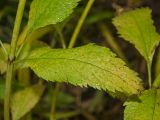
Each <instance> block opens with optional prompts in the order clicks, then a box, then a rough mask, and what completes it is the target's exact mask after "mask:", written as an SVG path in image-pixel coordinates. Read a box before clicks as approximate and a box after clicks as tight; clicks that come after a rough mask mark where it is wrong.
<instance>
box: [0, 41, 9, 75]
mask: <svg viewBox="0 0 160 120" xmlns="http://www.w3.org/2000/svg"><path fill="white" fill-rule="evenodd" d="M3 45H4V48H5V49H6V50H7V52H8V53H9V50H10V45H9V44H6V43H4V44H3ZM6 70H7V55H6V53H5V51H4V49H3V48H2V47H0V73H1V74H3V73H4V72H6Z"/></svg>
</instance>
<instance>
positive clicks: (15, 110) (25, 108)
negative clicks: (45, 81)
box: [11, 84, 45, 120]
mask: <svg viewBox="0 0 160 120" xmlns="http://www.w3.org/2000/svg"><path fill="white" fill-rule="evenodd" d="M44 88H45V87H44V86H43V85H42V84H37V85H34V86H31V87H28V88H26V89H24V90H22V91H18V92H17V93H15V94H14V95H13V97H12V99H11V112H12V119H13V120H19V119H20V118H22V117H23V116H24V115H25V114H26V113H28V112H29V111H30V110H31V109H32V108H34V106H35V105H36V104H37V103H38V101H39V99H40V97H41V95H42V94H43V91H44ZM17 106H18V107H17Z"/></svg>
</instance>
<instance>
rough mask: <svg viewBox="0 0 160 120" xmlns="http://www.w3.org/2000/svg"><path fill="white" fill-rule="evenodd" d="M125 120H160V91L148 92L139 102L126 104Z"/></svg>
mask: <svg viewBox="0 0 160 120" xmlns="http://www.w3.org/2000/svg"><path fill="white" fill-rule="evenodd" d="M125 106H126V108H125V112H124V120H160V115H159V113H160V90H159V89H157V90H156V89H152V90H146V91H144V93H143V94H142V95H141V96H140V97H139V100H138V101H128V102H126V103H125Z"/></svg>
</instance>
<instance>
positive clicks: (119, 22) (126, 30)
mask: <svg viewBox="0 0 160 120" xmlns="http://www.w3.org/2000/svg"><path fill="white" fill-rule="evenodd" d="M113 23H114V25H115V26H116V28H117V30H118V33H119V34H120V36H121V37H122V38H124V39H125V40H127V41H129V42H131V43H133V44H134V45H135V47H136V48H137V49H138V51H139V52H140V53H141V55H142V56H143V57H144V58H145V59H146V61H147V62H151V61H152V57H153V53H154V50H155V47H156V46H157V45H158V43H159V41H160V36H159V34H158V33H157V32H156V29H155V27H154V26H153V21H152V16H151V10H150V9H149V8H141V9H136V10H133V11H129V12H126V13H123V14H122V15H120V16H118V17H116V18H114V19H113Z"/></svg>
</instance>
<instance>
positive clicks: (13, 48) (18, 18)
mask: <svg viewBox="0 0 160 120" xmlns="http://www.w3.org/2000/svg"><path fill="white" fill-rule="evenodd" d="M25 3H26V0H19V4H18V10H17V15H16V20H15V24H14V29H13V34H12V40H11V48H10V53H9V60H8V67H7V74H6V91H5V101H4V120H10V94H11V84H12V79H13V67H14V65H13V61H14V59H15V52H16V46H17V39H18V35H19V30H20V25H21V21H22V16H23V11H24V7H25Z"/></svg>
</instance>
